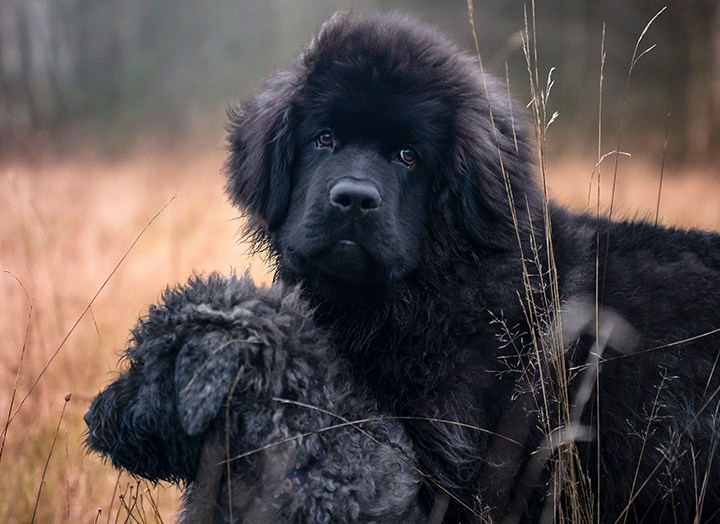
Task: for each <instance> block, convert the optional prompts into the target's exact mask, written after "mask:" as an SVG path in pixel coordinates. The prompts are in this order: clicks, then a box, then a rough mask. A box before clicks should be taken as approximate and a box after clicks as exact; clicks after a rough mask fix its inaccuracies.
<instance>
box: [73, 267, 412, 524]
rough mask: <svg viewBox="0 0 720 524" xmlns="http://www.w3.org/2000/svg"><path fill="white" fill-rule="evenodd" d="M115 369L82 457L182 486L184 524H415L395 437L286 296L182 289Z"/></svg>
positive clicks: (301, 307) (236, 284) (136, 336)
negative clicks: (96, 456)
mask: <svg viewBox="0 0 720 524" xmlns="http://www.w3.org/2000/svg"><path fill="white" fill-rule="evenodd" d="M126 358H127V361H128V363H129V367H128V369H127V370H126V371H125V372H124V373H123V374H122V375H121V376H120V377H119V378H118V379H117V380H116V381H115V382H113V383H112V384H111V385H110V386H109V387H108V388H107V389H106V390H105V391H103V392H102V393H101V394H100V395H98V397H97V398H96V399H95V400H94V402H93V405H92V407H91V409H90V411H89V412H88V414H87V415H86V417H85V418H86V421H87V423H88V427H89V432H88V438H87V443H88V446H89V447H91V448H92V449H94V450H95V451H98V452H100V453H102V454H103V455H105V456H107V457H109V458H110V459H111V460H112V463H113V465H114V466H116V467H119V468H125V469H127V470H129V471H130V472H132V473H134V474H136V475H141V476H143V477H145V478H148V479H150V480H153V481H156V480H170V481H174V482H180V483H189V484H190V487H189V488H188V489H187V491H186V493H185V495H184V499H185V503H184V507H183V512H182V515H181V520H182V521H183V522H187V523H188V524H196V523H199V522H230V521H240V520H243V521H245V522H267V523H271V522H280V521H282V522H298V523H299V522H337V521H343V522H355V521H360V522H379V523H384V522H408V521H409V522H417V521H419V519H420V517H421V515H422V514H421V512H420V506H419V504H418V502H417V491H418V488H419V475H418V473H417V472H416V470H415V463H414V453H413V451H412V447H411V445H410V443H409V441H408V439H407V437H406V436H405V433H404V431H403V430H402V427H401V425H400V423H399V422H396V421H393V420H373V419H375V418H376V417H377V416H378V413H379V411H378V408H377V405H376V404H375V403H374V402H373V401H372V400H370V397H368V396H366V395H364V394H363V388H362V387H360V386H358V385H357V384H356V383H355V380H354V379H353V378H352V376H351V374H350V372H349V370H348V367H347V362H346V361H345V360H343V359H338V358H337V356H336V354H335V352H334V351H333V349H332V348H331V347H330V344H329V342H328V338H327V336H326V334H325V333H324V332H323V331H322V330H320V329H319V328H318V327H316V326H315V325H314V323H313V322H312V312H311V311H310V310H309V308H308V306H307V304H306V303H305V302H304V301H303V300H302V299H301V298H300V296H299V293H298V292H297V291H296V290H291V291H290V292H286V293H283V290H282V287H281V286H275V287H273V288H260V289H256V288H255V286H254V285H253V284H252V282H251V281H250V279H249V278H242V279H238V278H234V277H231V278H222V277H220V276H218V275H211V276H209V277H208V278H192V279H191V280H190V282H189V283H188V285H187V286H184V287H177V288H175V289H170V290H168V291H167V292H166V293H165V294H164V296H163V301H162V302H161V303H160V304H159V305H157V306H153V307H152V308H151V309H150V312H149V314H148V316H147V317H146V318H145V319H143V320H142V321H141V322H140V323H139V325H138V326H137V327H136V328H135V330H134V331H133V339H132V342H131V344H130V346H129V347H128V349H127V351H126ZM365 418H369V419H371V421H370V422H360V423H356V424H351V425H343V424H344V423H347V422H353V421H358V420H361V419H365ZM338 425H339V426H340V427H334V426H338ZM201 456H202V460H201ZM228 460H229V462H228ZM228 464H229V471H230V480H228V477H227V476H226V472H227V471H228ZM231 515H232V518H231Z"/></svg>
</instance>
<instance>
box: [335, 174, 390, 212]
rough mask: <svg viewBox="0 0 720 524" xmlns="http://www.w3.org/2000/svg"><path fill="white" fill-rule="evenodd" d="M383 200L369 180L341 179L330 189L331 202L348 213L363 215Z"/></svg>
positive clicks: (375, 207) (378, 205)
mask: <svg viewBox="0 0 720 524" xmlns="http://www.w3.org/2000/svg"><path fill="white" fill-rule="evenodd" d="M381 202H382V198H381V197H380V192H379V191H378V190H377V188H376V187H375V186H374V185H372V184H370V183H369V182H362V181H358V180H341V181H339V182H338V183H336V184H335V185H334V186H333V187H332V189H330V204H331V205H333V206H335V207H336V208H338V209H339V210H340V211H342V212H343V213H345V214H347V215H352V216H355V217H358V216H362V215H364V214H365V213H367V212H369V211H373V210H375V209H377V208H378V207H380V203H381Z"/></svg>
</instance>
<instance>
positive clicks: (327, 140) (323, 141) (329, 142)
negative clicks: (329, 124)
mask: <svg viewBox="0 0 720 524" xmlns="http://www.w3.org/2000/svg"><path fill="white" fill-rule="evenodd" d="M334 145H335V142H334V141H333V136H332V133H331V132H330V131H323V132H322V133H320V134H319V135H318V136H316V137H315V147H333V146H334Z"/></svg>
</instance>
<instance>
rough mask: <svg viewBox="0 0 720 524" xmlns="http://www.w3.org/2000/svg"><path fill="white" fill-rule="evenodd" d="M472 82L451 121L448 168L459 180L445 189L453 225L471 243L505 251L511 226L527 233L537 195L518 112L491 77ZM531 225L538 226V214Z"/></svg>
mask: <svg viewBox="0 0 720 524" xmlns="http://www.w3.org/2000/svg"><path fill="white" fill-rule="evenodd" d="M478 82H479V86H476V90H478V94H477V96H476V97H473V98H471V99H470V101H469V102H468V104H467V105H466V106H465V107H464V108H462V109H461V110H460V111H459V112H458V116H457V119H456V122H455V125H456V129H457V132H456V143H455V148H454V154H453V159H452V162H453V165H452V166H451V167H450V169H451V170H452V171H453V172H454V173H455V174H456V176H458V175H459V177H460V179H459V180H456V181H455V184H454V187H451V188H450V189H449V191H450V199H451V200H452V201H454V202H452V205H451V207H452V208H453V209H454V210H455V213H457V214H458V215H459V216H457V217H455V218H456V219H455V221H454V222H456V224H455V227H456V228H458V229H459V230H461V231H464V232H465V233H466V235H467V236H468V237H469V238H470V240H471V241H472V242H474V243H476V244H478V245H479V246H481V247H483V248H486V249H491V250H507V249H512V248H514V247H516V246H517V245H518V244H517V233H516V228H517V230H519V232H520V236H521V238H527V234H528V233H529V231H530V229H531V228H532V226H533V224H532V220H535V219H538V213H540V212H541V210H542V195H541V192H540V190H539V187H538V185H537V183H536V181H535V179H534V177H535V175H534V166H533V162H532V157H531V151H532V147H531V143H530V142H531V141H530V139H529V137H528V134H527V130H526V124H525V122H524V120H523V119H524V113H522V112H521V111H519V110H518V109H519V108H517V107H513V106H512V102H511V100H509V97H508V96H507V95H506V94H503V91H502V90H501V89H500V88H499V85H496V82H495V81H493V80H492V79H491V78H487V79H482V78H480V79H479V80H478ZM486 94H487V96H486ZM488 97H489V100H488ZM513 110H517V113H516V114H514V113H513ZM511 209H512V213H511ZM513 216H514V217H515V220H514V219H513ZM536 225H537V226H541V225H542V224H541V219H540V220H539V221H538V224H536Z"/></svg>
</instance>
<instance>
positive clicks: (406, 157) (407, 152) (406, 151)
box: [397, 147, 417, 167]
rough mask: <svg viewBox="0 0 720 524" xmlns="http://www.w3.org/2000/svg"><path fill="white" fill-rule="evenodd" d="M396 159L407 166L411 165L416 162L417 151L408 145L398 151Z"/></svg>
mask: <svg viewBox="0 0 720 524" xmlns="http://www.w3.org/2000/svg"><path fill="white" fill-rule="evenodd" d="M397 159H398V160H399V161H400V162H402V163H403V164H405V165H406V166H407V167H412V166H414V165H415V162H417V153H415V150H414V149H412V148H410V147H404V148H402V149H401V150H400V151H398V154H397Z"/></svg>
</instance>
